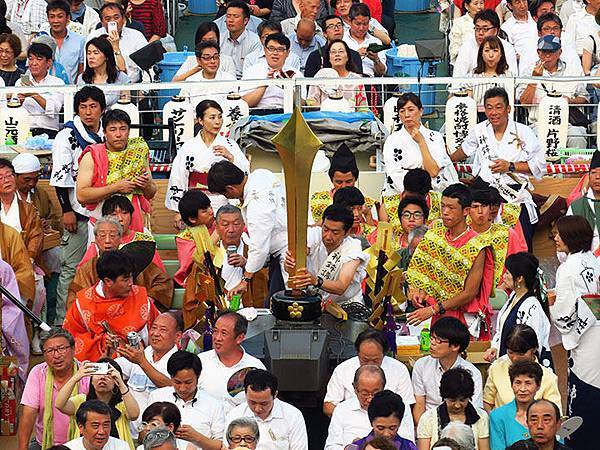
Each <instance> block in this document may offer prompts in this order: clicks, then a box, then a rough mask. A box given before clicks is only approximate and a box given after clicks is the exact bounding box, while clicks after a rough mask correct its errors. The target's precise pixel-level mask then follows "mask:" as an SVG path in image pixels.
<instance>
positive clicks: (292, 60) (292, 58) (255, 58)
mask: <svg viewBox="0 0 600 450" xmlns="http://www.w3.org/2000/svg"><path fill="white" fill-rule="evenodd" d="M263 61H266V56H265V48H264V47H263V46H262V45H261V47H260V48H258V49H256V50H254V51H253V52H252V53H250V54H249V55H247V56H246V59H244V67H243V69H242V72H243V73H246V71H247V70H248V69H249V68H250V67H252V66H254V65H256V64H258V63H259V62H263ZM301 65H302V61H301V60H300V57H299V56H298V55H296V54H295V53H293V52H292V51H290V53H289V54H288V56H287V58H286V59H285V63H284V64H283V70H289V69H292V70H295V71H296V72H300V66H301Z"/></svg>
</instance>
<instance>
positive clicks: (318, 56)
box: [304, 45, 363, 78]
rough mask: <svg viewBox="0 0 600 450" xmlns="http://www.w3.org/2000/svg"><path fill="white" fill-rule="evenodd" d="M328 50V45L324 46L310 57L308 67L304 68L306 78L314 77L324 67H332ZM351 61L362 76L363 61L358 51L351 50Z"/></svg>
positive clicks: (307, 62)
mask: <svg viewBox="0 0 600 450" xmlns="http://www.w3.org/2000/svg"><path fill="white" fill-rule="evenodd" d="M328 48H329V47H328V46H327V45H324V46H323V47H321V48H318V49H316V50H315V51H313V52H312V53H311V54H310V55H308V59H307V60H306V66H305V67H304V76H305V77H306V78H312V77H314V76H315V74H316V73H317V72H318V71H319V70H321V69H322V68H323V67H331V64H329V59H328V58H327V51H328ZM350 59H351V60H352V62H353V63H354V68H355V69H356V73H358V74H359V75H362V73H363V69H362V59H360V55H359V54H358V52H357V51H356V50H352V49H350Z"/></svg>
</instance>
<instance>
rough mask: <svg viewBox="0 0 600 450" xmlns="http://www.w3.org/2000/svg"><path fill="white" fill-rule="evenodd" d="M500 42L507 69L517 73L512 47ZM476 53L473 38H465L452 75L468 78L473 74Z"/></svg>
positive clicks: (476, 46)
mask: <svg viewBox="0 0 600 450" xmlns="http://www.w3.org/2000/svg"><path fill="white" fill-rule="evenodd" d="M500 40H501V41H502V46H503V47H504V54H505V55H506V62H507V63H508V68H509V69H510V71H511V72H512V73H519V65H518V64H517V55H516V53H515V49H514V47H513V46H512V44H511V43H510V42H508V41H505V40H504V39H500ZM478 51H479V45H477V41H476V40H475V36H474V35H471V36H469V37H467V38H465V42H464V44H463V45H462V46H461V47H460V50H459V51H458V56H457V57H456V61H455V62H454V72H452V75H453V76H455V77H468V76H469V74H470V73H472V72H473V69H475V67H477V52H478Z"/></svg>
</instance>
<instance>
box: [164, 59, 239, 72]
mask: <svg viewBox="0 0 600 450" xmlns="http://www.w3.org/2000/svg"><path fill="white" fill-rule="evenodd" d="M219 56H220V63H219V70H220V71H223V72H227V73H228V74H230V75H233V76H234V77H235V64H234V63H233V58H232V57H231V56H229V55H223V54H220V55H219ZM194 67H198V59H197V58H196V56H195V55H191V56H188V57H187V58H186V59H185V61H184V62H183V64H182V65H181V67H180V68H179V70H177V72H176V73H175V75H174V76H179V75H183V74H184V73H186V72H189V71H190V70H192V69H193V68H194Z"/></svg>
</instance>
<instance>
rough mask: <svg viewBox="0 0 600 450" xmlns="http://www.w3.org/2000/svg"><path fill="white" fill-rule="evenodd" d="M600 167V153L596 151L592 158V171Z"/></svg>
mask: <svg viewBox="0 0 600 450" xmlns="http://www.w3.org/2000/svg"><path fill="white" fill-rule="evenodd" d="M598 167H600V152H599V151H598V150H596V151H595V152H594V155H593V156H592V162H590V170H592V169H597V168H598Z"/></svg>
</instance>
